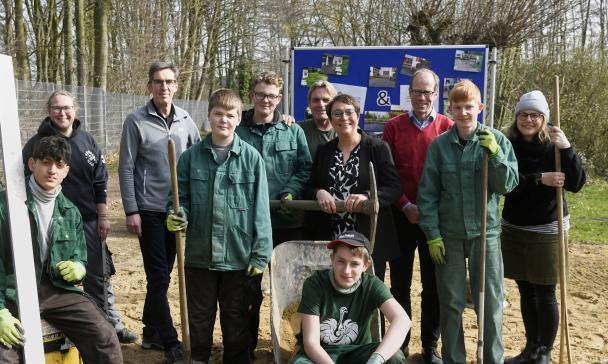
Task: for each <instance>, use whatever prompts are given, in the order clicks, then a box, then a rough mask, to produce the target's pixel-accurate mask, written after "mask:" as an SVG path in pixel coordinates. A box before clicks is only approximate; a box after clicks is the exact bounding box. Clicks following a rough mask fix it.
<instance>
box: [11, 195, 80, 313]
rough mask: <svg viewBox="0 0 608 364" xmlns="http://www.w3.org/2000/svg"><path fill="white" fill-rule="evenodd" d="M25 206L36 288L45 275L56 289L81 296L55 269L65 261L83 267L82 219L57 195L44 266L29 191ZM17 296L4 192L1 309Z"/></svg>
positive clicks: (36, 215) (67, 201)
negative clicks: (30, 238)
mask: <svg viewBox="0 0 608 364" xmlns="http://www.w3.org/2000/svg"><path fill="white" fill-rule="evenodd" d="M25 204H26V206H27V208H28V211H29V219H30V221H29V223H30V230H31V234H32V249H33V253H34V267H35V269H36V283H38V284H39V283H40V279H41V277H42V275H43V274H46V275H47V276H48V277H49V278H50V280H51V283H52V284H53V285H54V286H55V287H57V288H62V289H66V290H69V291H75V292H82V290H81V289H79V288H78V287H76V286H75V285H74V284H73V283H69V282H66V281H65V280H63V278H62V277H61V274H59V271H58V270H57V268H55V266H56V265H57V263H59V262H61V261H67V260H71V261H73V262H80V263H82V264H83V265H84V266H85V267H86V264H87V243H86V240H85V238H84V231H83V227H82V218H81V216H80V212H79V211H78V208H76V206H74V204H73V203H72V202H71V201H70V200H68V199H67V198H66V197H65V196H64V195H63V193H59V195H57V198H56V199H55V208H54V210H53V218H52V221H51V226H50V227H49V232H50V234H51V236H50V239H49V247H48V252H49V256H48V259H47V261H46V263H45V264H44V266H43V263H42V262H41V259H40V242H39V241H38V214H37V213H36V206H35V204H34V200H33V197H32V195H31V193H30V191H29V188H28V190H27V200H26V201H25ZM16 295H17V292H16V283H15V272H14V265H13V254H12V246H11V238H10V231H9V226H8V207H7V204H6V192H2V195H1V196H0V309H3V308H5V307H6V306H5V305H6V303H7V301H12V302H13V303H15V304H16Z"/></svg>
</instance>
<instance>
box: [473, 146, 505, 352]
mask: <svg viewBox="0 0 608 364" xmlns="http://www.w3.org/2000/svg"><path fill="white" fill-rule="evenodd" d="M481 168H482V169H481V223H480V228H479V230H480V236H479V293H478V294H479V296H478V302H479V303H478V306H477V363H478V364H483V345H484V341H483V336H484V328H485V327H484V318H485V304H486V302H485V301H486V300H485V297H486V238H487V231H486V230H487V224H488V152H487V151H485V150H484V151H483V160H482V165H481ZM501 304H502V302H501Z"/></svg>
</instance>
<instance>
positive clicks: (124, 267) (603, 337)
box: [108, 174, 608, 364]
mask: <svg viewBox="0 0 608 364" xmlns="http://www.w3.org/2000/svg"><path fill="white" fill-rule="evenodd" d="M108 192H109V200H108V204H109V207H110V209H109V210H110V218H111V222H112V233H111V234H110V237H109V238H108V244H109V246H110V248H111V250H112V252H113V253H114V255H113V257H114V263H115V265H116V270H117V273H116V275H115V276H114V277H113V279H112V282H113V285H114V291H115V294H116V302H117V303H116V306H117V308H118V310H119V311H120V313H121V315H122V319H123V320H124V322H125V324H126V325H127V326H128V327H129V328H130V329H132V330H135V331H136V332H138V333H139V334H140V335H141V330H142V323H141V321H140V320H141V315H142V310H143V304H144V298H145V293H146V277H145V274H144V270H143V263H142V259H141V254H140V251H139V245H138V242H137V239H136V238H135V237H134V236H133V235H130V234H128V232H127V230H126V228H125V219H124V214H123V210H122V204H121V201H120V193H119V190H118V181H117V177H116V175H115V174H114V175H112V176H111V184H110V186H109V191H108ZM569 253H570V267H571V268H570V280H569V286H568V292H569V297H568V316H569V319H568V322H569V330H570V343H571V352H572V363H589V364H595V363H608V313H607V309H608V246H594V245H580V244H572V245H570V247H569ZM387 276H388V274H387ZM172 278H173V280H172V282H171V287H170V290H169V300H170V304H171V309H172V315H173V322H174V323H175V326H176V328H177V330H178V332H180V318H179V294H178V288H177V268H176V269H175V270H174V272H173V275H172ZM265 282H267V280H265ZM414 282H420V278H419V275H418V271H416V272H415V276H414ZM505 287H506V298H507V301H508V303H509V305H508V307H507V308H506V309H505V313H504V332H503V340H504V346H505V356H512V355H515V354H517V353H519V351H520V348H521V347H522V346H523V345H524V343H525V342H524V341H525V337H524V328H523V323H522V320H521V315H520V312H519V294H518V292H517V288H516V286H515V284H514V282H513V281H510V280H507V281H506V282H505ZM420 291H421V287H420V284H419V283H415V284H414V287H412V300H413V306H412V307H413V309H414V313H413V316H414V317H413V318H412V321H413V328H412V330H413V332H412V340H411V343H410V353H411V355H410V357H409V358H408V361H407V363H423V361H422V357H421V356H420V354H419V352H420V325H419V304H420V303H419V302H420ZM266 292H267V291H266ZM269 302H270V297H268V296H267V295H265V297H264V302H263V306H262V311H261V323H260V333H259V344H258V349H257V351H256V361H255V363H259V364H262V363H271V362H272V361H273V356H272V342H271V338H270V309H269ZM464 329H465V336H466V346H467V353H468V362H470V363H474V362H475V350H476V338H477V325H476V323H475V314H474V312H473V311H472V310H466V311H465V320H464ZM283 336H285V334H283ZM214 343H215V344H214V347H213V350H212V358H211V363H221V355H222V345H221V331H220V329H219V320H217V321H216V327H215V332H214ZM139 344H141V341H139V342H138V343H137V344H131V345H123V347H122V349H123V354H124V359H125V363H130V364H142V363H160V362H161V361H162V358H163V354H162V352H159V351H149V350H143V349H141V347H140V345H139ZM558 356H559V333H558V339H557V342H556V344H555V348H554V354H553V362H554V363H557V362H558Z"/></svg>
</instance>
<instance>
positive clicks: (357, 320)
mask: <svg viewBox="0 0 608 364" xmlns="http://www.w3.org/2000/svg"><path fill="white" fill-rule="evenodd" d="M330 274H331V271H330V270H329V269H326V270H321V271H316V272H314V273H313V274H312V275H311V276H310V277H308V278H307V279H306V281H304V286H303V287H302V300H301V302H300V306H299V307H298V312H299V313H303V314H307V315H315V316H319V322H320V324H321V325H320V326H321V336H320V337H321V346H329V345H361V344H369V343H371V342H372V340H371V330H370V323H371V318H372V314H373V312H374V309H376V308H379V307H380V306H382V304H383V303H384V302H386V301H387V300H388V299H390V298H393V296H392V295H391V293H390V291H389V289H388V288H387V287H386V286H385V285H384V283H382V281H380V279H378V278H377V277H376V276H373V275H370V274H367V273H363V274H362V275H361V279H362V281H361V285H360V286H359V288H357V289H356V290H355V291H354V292H352V293H349V294H342V293H339V292H337V291H336V290H335V289H334V287H333V286H332V284H331V282H330V280H329V275H330ZM298 344H300V346H301V345H302V333H301V332H300V334H299V335H298Z"/></svg>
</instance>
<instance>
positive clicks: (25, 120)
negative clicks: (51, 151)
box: [15, 80, 209, 153]
mask: <svg viewBox="0 0 608 364" xmlns="http://www.w3.org/2000/svg"><path fill="white" fill-rule="evenodd" d="M15 85H16V89H17V104H18V108H19V110H18V111H19V127H20V130H21V144H22V145H24V144H25V143H26V142H27V141H28V140H29V139H30V138H31V137H32V136H34V135H35V134H36V132H37V130H38V126H39V125H40V122H41V121H42V120H44V118H45V117H46V116H47V115H48V112H47V105H46V103H47V100H48V97H49V95H50V94H51V93H53V92H54V91H57V90H66V91H69V92H70V93H72V94H73V95H74V96H75V97H76V100H77V104H78V110H77V111H76V118H77V119H78V120H80V121H81V122H82V124H83V126H82V127H84V130H86V131H87V132H89V133H91V135H93V137H94V138H95V140H96V141H97V144H98V145H99V146H100V148H101V149H102V150H103V151H104V152H105V153H113V152H117V151H118V147H119V144H120V135H121V131H122V123H123V122H124V120H125V118H126V117H127V115H128V114H129V113H131V112H133V111H135V109H137V108H138V107H140V106H143V105H145V103H146V102H147V101H148V100H149V99H150V98H149V96H141V95H129V94H119V93H109V92H104V91H103V90H101V89H99V88H94V87H84V86H70V85H58V84H54V83H44V82H31V81H20V80H16V81H15ZM173 103H174V104H175V105H177V106H179V107H181V108H183V109H184V110H186V111H188V113H190V115H191V116H192V119H194V121H195V122H196V124H197V125H198V127H199V129H201V130H202V129H205V130H207V129H209V124H208V121H207V102H206V101H193V100H173Z"/></svg>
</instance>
